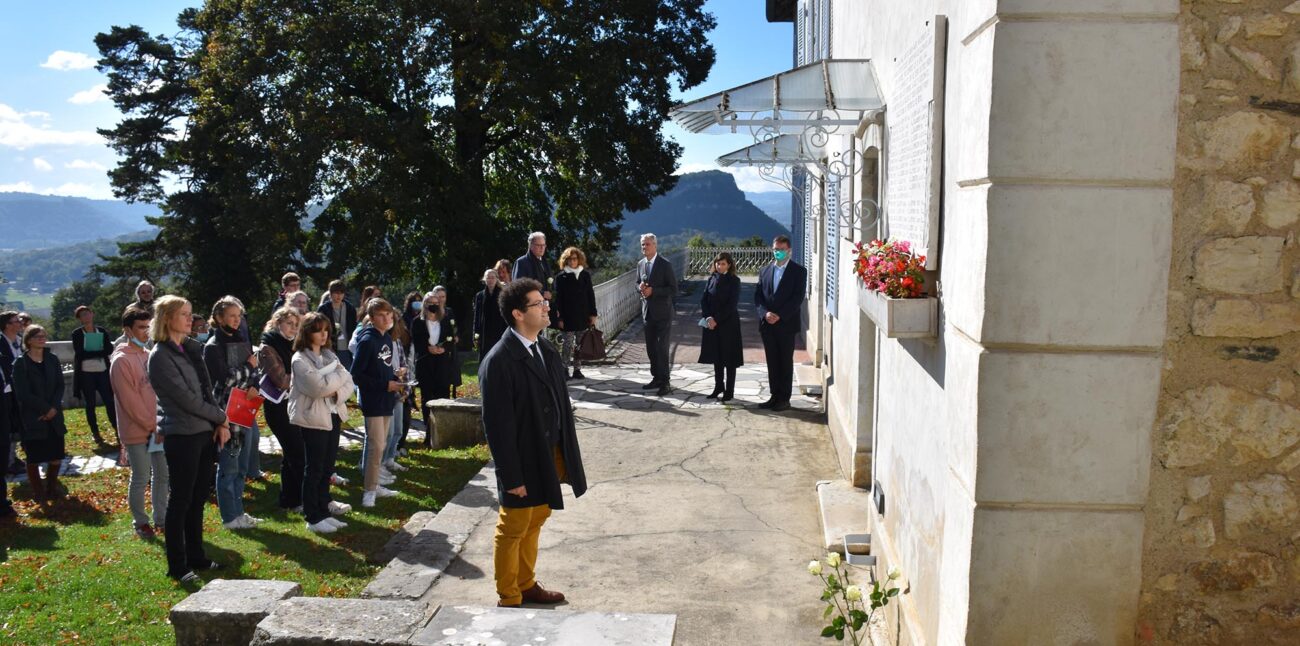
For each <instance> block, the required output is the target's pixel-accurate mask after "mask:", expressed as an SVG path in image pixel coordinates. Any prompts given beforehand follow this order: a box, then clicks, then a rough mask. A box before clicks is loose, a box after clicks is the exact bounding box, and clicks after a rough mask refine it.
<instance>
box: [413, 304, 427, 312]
mask: <svg viewBox="0 0 1300 646" xmlns="http://www.w3.org/2000/svg"><path fill="white" fill-rule="evenodd" d="M422 307H424V303H421V302H420V301H415V302H414V303H411V310H412V311H415V312H418V311H420V308H422Z"/></svg>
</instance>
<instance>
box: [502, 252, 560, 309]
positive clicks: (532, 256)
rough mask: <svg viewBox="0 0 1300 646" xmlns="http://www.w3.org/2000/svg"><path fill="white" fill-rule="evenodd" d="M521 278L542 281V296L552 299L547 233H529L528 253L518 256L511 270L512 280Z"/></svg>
mask: <svg viewBox="0 0 1300 646" xmlns="http://www.w3.org/2000/svg"><path fill="white" fill-rule="evenodd" d="M520 278H531V279H533V280H535V281H537V282H538V283H540V284H541V285H542V298H544V299H546V300H548V301H549V300H551V280H550V279H551V270H550V268H549V267H548V266H547V264H546V234H545V233H542V232H541V231H534V232H532V233H530V234H528V253H526V254H524V255H522V256H519V257H518V258H516V259H515V266H514V268H512V269H511V270H510V280H519V279H520ZM503 316H505V315H504V314H503ZM506 318H507V319H508V318H510V317H509V316H506ZM507 322H509V321H507Z"/></svg>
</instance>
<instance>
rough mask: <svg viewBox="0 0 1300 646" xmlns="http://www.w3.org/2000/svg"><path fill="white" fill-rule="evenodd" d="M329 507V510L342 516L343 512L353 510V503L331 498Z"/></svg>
mask: <svg viewBox="0 0 1300 646" xmlns="http://www.w3.org/2000/svg"><path fill="white" fill-rule="evenodd" d="M327 509H329V512H330V513H331V514H334V515H335V516H342V515H343V514H346V513H348V512H350V511H352V505H349V504H347V503H346V502H338V501H337V500H331V501H330V504H329V507H328V508H327Z"/></svg>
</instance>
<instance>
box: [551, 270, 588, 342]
mask: <svg viewBox="0 0 1300 646" xmlns="http://www.w3.org/2000/svg"><path fill="white" fill-rule="evenodd" d="M551 311H552V312H554V313H555V316H556V319H558V320H559V321H561V322H563V323H564V327H562V328H560V329H561V330H564V331H565V332H581V331H583V330H585V329H587V328H588V327H591V323H589V321H591V317H593V316H596V287H595V285H593V284H592V282H591V272H590V271H588V270H587V269H585V268H584V269H583V270H582V273H580V274H578V275H577V276H574V275H573V274H571V273H569V272H567V271H561V272H560V273H558V274H556V275H555V302H553V303H551Z"/></svg>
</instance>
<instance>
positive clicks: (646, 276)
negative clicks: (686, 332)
mask: <svg viewBox="0 0 1300 646" xmlns="http://www.w3.org/2000/svg"><path fill="white" fill-rule="evenodd" d="M646 263H647V261H646V259H645V258H642V259H641V260H640V262H638V263H637V264H636V279H637V283H646V284H648V285H650V289H651V292H650V298H642V299H641V320H643V321H670V320H672V318H673V299H674V298H676V297H677V272H675V271H673V265H672V263H670V262H668V258H666V257H665V256H664V255H663V254H659V255H658V256H655V264H654V267H653V268H650V269H649V271H647V267H646Z"/></svg>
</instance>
